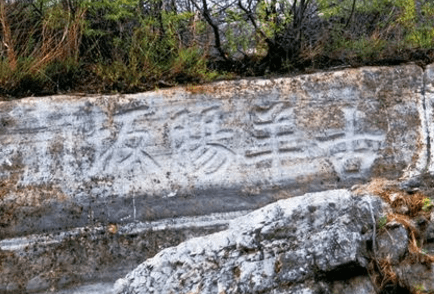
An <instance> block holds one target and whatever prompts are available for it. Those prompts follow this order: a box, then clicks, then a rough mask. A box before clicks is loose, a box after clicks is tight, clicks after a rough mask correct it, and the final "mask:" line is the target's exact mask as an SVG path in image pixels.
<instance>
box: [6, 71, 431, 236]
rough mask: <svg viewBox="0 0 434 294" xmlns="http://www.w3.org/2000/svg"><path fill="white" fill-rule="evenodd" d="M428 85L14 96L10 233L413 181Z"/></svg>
mask: <svg viewBox="0 0 434 294" xmlns="http://www.w3.org/2000/svg"><path fill="white" fill-rule="evenodd" d="M422 86H423V74H422V70H421V68H419V67H417V66H413V65H408V66H401V67H390V68H386V67H384V68H361V69H353V70H345V71H341V72H331V73H319V74H314V75H307V76H299V77H295V78H281V79H275V80H241V81H235V82H221V83H216V84H212V85H208V86H203V87H191V88H177V89H173V90H167V91H158V92H152V93H146V94H137V95H127V96H104V97H64V96H59V97H48V98H28V99H23V100H20V101H14V102H1V103H0V120H1V129H0V146H1V147H0V166H1V169H0V178H1V179H2V187H1V195H2V197H1V203H0V207H1V209H2V211H3V212H4V213H3V214H2V216H1V217H0V223H1V225H2V228H3V229H2V231H1V234H0V238H5V237H11V236H16V235H20V234H28V233H36V232H44V231H53V230H63V229H65V228H71V227H77V226H85V225H92V224H93V223H95V222H105V223H106V222H116V223H126V222H131V221H138V220H140V221H143V220H153V219H159V218H168V217H176V216H183V215H203V214H208V213H212V212H222V211H233V210H242V209H253V208H257V207H259V206H262V205H264V204H266V203H269V202H271V201H273V200H276V199H279V198H284V197H288V196H294V195H301V194H303V193H305V192H309V191H319V190H325V189H331V188H336V187H340V186H350V185H352V184H354V183H355V182H360V181H365V180H366V179H368V178H369V177H370V176H371V175H380V174H381V175H382V176H390V177H392V176H400V175H402V170H403V168H406V167H415V166H417V165H419V167H422V166H423V164H425V163H426V159H425V158H424V157H425V156H426V155H425V153H424V148H425V143H426V141H425V140H426V138H425V137H424V136H425V135H424V132H423V129H422V128H423V126H422V124H421V121H423V119H425V118H424V117H423V97H422ZM282 188H285V192H282V191H283V190H282Z"/></svg>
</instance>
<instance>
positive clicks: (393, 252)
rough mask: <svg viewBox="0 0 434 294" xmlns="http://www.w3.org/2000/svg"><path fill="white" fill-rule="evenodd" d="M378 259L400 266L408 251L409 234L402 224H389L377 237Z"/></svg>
mask: <svg viewBox="0 0 434 294" xmlns="http://www.w3.org/2000/svg"><path fill="white" fill-rule="evenodd" d="M376 241H377V248H378V251H377V257H378V258H380V259H390V261H391V262H392V264H398V263H399V262H400V261H401V260H402V258H403V257H404V256H405V254H406V253H407V250H408V233H407V230H406V229H405V228H404V226H403V225H402V224H400V223H393V224H388V225H387V226H386V227H385V228H384V229H383V230H381V232H380V233H379V234H378V235H377V238H376Z"/></svg>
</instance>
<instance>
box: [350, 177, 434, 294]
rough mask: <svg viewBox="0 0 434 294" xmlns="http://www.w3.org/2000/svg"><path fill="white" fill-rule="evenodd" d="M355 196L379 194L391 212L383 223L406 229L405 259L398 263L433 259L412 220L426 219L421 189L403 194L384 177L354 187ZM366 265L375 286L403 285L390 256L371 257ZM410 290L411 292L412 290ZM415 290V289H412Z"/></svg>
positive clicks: (395, 183) (425, 262)
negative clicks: (368, 264)
mask: <svg viewBox="0 0 434 294" xmlns="http://www.w3.org/2000/svg"><path fill="white" fill-rule="evenodd" d="M354 193H355V194H357V195H366V194H371V195H377V196H379V197H381V198H382V199H383V200H384V201H385V202H386V203H388V204H389V205H390V207H391V209H392V212H390V213H388V214H387V222H388V223H390V222H397V223H400V224H401V225H403V226H404V228H405V229H406V230H407V232H408V236H409V243H408V254H407V255H406V257H405V259H404V260H403V261H401V264H405V263H409V264H415V263H422V264H431V263H433V262H434V256H432V255H429V254H427V253H425V252H424V251H423V249H422V247H423V238H421V236H423V232H421V231H420V228H418V227H417V226H416V223H415V221H414V219H415V218H416V217H424V218H426V219H430V211H429V210H430V209H431V208H430V209H425V208H426V207H425V205H426V199H427V198H428V197H427V196H426V195H424V194H423V193H421V192H417V193H415V194H411V195H410V194H407V193H406V192H404V191H402V190H400V189H399V187H398V183H397V182H395V181H389V180H386V179H381V178H378V179H374V180H372V181H371V182H370V183H369V184H367V185H364V186H361V187H358V188H357V189H356V190H354ZM375 256H376V255H375V253H374V257H373V260H372V262H371V265H370V270H369V272H370V275H371V277H372V279H373V282H374V283H375V284H376V286H377V287H379V289H383V288H384V287H385V285H387V284H400V285H407V284H408V283H406V281H404V280H403V279H405V277H401V276H399V275H398V274H397V273H396V272H395V270H394V268H393V266H392V264H391V261H390V259H382V260H378V259H377V258H376V257H375ZM411 291H413V292H414V291H415V290H414V289H412V290H411ZM414 293H416V292H414Z"/></svg>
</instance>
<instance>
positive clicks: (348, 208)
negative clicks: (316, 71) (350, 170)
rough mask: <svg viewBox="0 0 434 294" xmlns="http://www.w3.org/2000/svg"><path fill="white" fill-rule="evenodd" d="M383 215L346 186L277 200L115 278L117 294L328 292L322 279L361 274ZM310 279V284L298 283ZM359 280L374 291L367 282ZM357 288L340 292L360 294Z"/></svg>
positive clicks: (378, 205) (375, 201) (378, 204)
mask: <svg viewBox="0 0 434 294" xmlns="http://www.w3.org/2000/svg"><path fill="white" fill-rule="evenodd" d="M381 212H382V201H381V200H380V199H379V198H377V197H372V196H365V197H361V196H354V195H352V194H351V193H350V192H348V191H347V190H333V191H326V192H320V193H314V194H307V195H304V196H301V197H295V198H292V199H286V200H280V201H278V202H276V203H273V204H270V205H268V206H265V207H264V208H261V209H259V210H256V211H254V212H252V213H250V214H248V215H246V216H243V217H240V218H238V219H235V220H234V221H233V222H232V223H231V225H230V227H229V229H228V230H226V231H222V232H218V233H215V234H212V235H209V236H206V237H199V238H194V239H190V240H188V241H186V242H184V243H182V244H180V245H179V246H177V247H172V248H168V249H165V250H163V251H161V252H160V253H158V254H157V255H156V256H155V257H153V258H151V259H149V260H147V261H146V262H144V263H142V264H141V265H140V266H139V267H137V268H136V269H135V270H134V271H132V272H131V273H129V274H128V275H127V276H126V277H125V278H124V279H120V280H118V281H117V282H116V285H115V289H116V290H115V291H116V293H117V294H130V293H135V294H139V293H143V294H144V293H159V294H160V293H161V294H165V293H203V294H205V293H331V292H330V290H331V289H330V288H334V287H338V286H337V285H332V286H331V287H330V285H327V284H329V283H327V284H326V283H323V285H322V283H321V282H322V281H330V280H331V281H332V280H333V278H334V279H336V280H345V278H348V277H354V276H357V273H359V274H361V275H362V274H365V271H364V268H365V267H366V266H367V264H368V252H369V250H372V249H370V248H368V247H367V244H368V242H367V241H371V242H372V237H373V235H374V229H373V228H374V227H375V226H376V219H378V217H379V215H380V213H381ZM404 232H405V234H406V233H407V232H406V231H405V230H404ZM400 243H402V242H400ZM403 244H405V245H407V240H405V242H403ZM309 283H311V284H313V285H315V287H314V288H312V287H303V285H304V284H309ZM351 284H352V287H353V288H354V287H355V285H357V283H354V282H353V283H351ZM362 284H363V287H362V288H368V289H369V288H370V289H369V290H370V291H369V292H367V293H375V291H374V288H373V286H372V285H371V286H370V287H369V285H370V283H369V281H368V283H366V282H363V283H362ZM315 288H317V289H316V290H315ZM326 288H328V291H324V290H325V289H326ZM355 288H356V289H354V290H355V292H350V291H349V288H347V289H346V290H345V293H354V294H355V293H363V291H361V289H360V288H359V287H355ZM317 290H318V291H317Z"/></svg>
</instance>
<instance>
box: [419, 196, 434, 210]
mask: <svg viewBox="0 0 434 294" xmlns="http://www.w3.org/2000/svg"><path fill="white" fill-rule="evenodd" d="M433 206H434V204H433V202H432V200H431V199H430V198H424V199H423V206H422V210H423V211H430V210H431V208H433Z"/></svg>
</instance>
